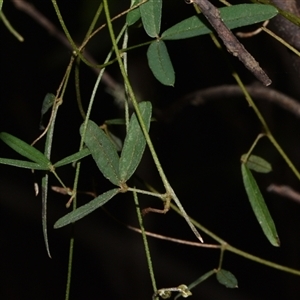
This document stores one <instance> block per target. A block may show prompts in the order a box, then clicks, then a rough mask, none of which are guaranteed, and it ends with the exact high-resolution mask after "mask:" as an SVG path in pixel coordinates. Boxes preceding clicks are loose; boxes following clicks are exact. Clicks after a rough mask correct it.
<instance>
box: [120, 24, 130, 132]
mask: <svg viewBox="0 0 300 300" xmlns="http://www.w3.org/2000/svg"><path fill="white" fill-rule="evenodd" d="M127 45H128V28H126V30H125V34H124V40H123V45H122V49H124V48H126V47H127ZM123 62H124V69H125V72H126V74H127V76H128V56H127V52H124V54H123ZM125 92H126V95H127V97H126V98H125V101H124V108H125V123H126V132H127V131H128V126H129V99H128V89H127V86H125Z"/></svg>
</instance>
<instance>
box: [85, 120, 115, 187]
mask: <svg viewBox="0 0 300 300" xmlns="http://www.w3.org/2000/svg"><path fill="white" fill-rule="evenodd" d="M83 126H84V125H82V126H81V127H80V134H81V135H82V132H83ZM84 142H85V144H86V146H87V147H88V148H89V150H90V151H91V154H92V156H93V159H94V160H95V162H96V164H97V166H98V168H99V170H100V171H101V172H102V174H103V176H104V177H106V178H107V179H108V180H109V181H110V182H112V183H113V184H115V185H119V183H120V174H119V156H118V153H117V150H116V148H115V146H114V145H113V144H112V142H111V141H110V140H109V138H108V137H107V135H106V134H105V133H104V132H103V130H102V129H100V128H99V126H98V125H97V124H96V123H94V122H93V121H88V124H87V128H86V134H85V137H84Z"/></svg>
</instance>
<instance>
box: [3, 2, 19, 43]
mask: <svg viewBox="0 0 300 300" xmlns="http://www.w3.org/2000/svg"><path fill="white" fill-rule="evenodd" d="M1 6H2V2H1V3H0V19H1V20H2V21H3V24H4V25H5V26H6V28H7V29H8V30H9V32H10V33H11V34H12V35H13V36H15V37H16V39H17V40H18V41H19V42H24V38H23V37H22V36H21V34H20V33H18V32H17V30H15V29H14V28H13V27H12V25H11V24H10V22H9V21H8V20H7V19H6V17H5V15H4V13H3V12H2V11H1Z"/></svg>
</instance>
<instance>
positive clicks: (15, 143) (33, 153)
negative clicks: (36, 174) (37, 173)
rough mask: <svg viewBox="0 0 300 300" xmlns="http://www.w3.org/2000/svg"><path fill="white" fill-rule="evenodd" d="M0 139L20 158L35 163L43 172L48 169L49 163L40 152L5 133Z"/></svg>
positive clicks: (0, 134) (2, 133)
mask: <svg viewBox="0 0 300 300" xmlns="http://www.w3.org/2000/svg"><path fill="white" fill-rule="evenodd" d="M0 139H1V140H2V141H3V142H4V143H5V144H7V145H8V146H9V147H10V148H12V149H13V150H15V151H16V152H18V153H19V154H21V155H22V156H24V157H27V158H28V159H30V160H32V161H34V162H36V163H37V164H38V165H40V167H41V168H42V169H43V170H47V169H49V168H50V166H51V162H50V160H49V159H48V158H47V157H46V156H45V155H44V154H43V153H42V152H40V151H39V150H37V149H35V148H34V147H32V146H30V145H29V144H27V143H25V142H23V141H22V140H20V139H18V138H17V137H15V136H13V135H11V134H9V133H6V132H1V133H0Z"/></svg>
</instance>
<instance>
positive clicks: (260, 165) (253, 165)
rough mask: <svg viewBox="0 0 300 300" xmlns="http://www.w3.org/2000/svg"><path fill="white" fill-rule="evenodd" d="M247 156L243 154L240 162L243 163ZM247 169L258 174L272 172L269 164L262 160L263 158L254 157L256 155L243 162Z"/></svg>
mask: <svg viewBox="0 0 300 300" xmlns="http://www.w3.org/2000/svg"><path fill="white" fill-rule="evenodd" d="M246 155H247V154H243V155H242V157H241V161H242V162H245V158H246ZM245 163H246V165H247V167H248V168H249V169H251V170H253V171H256V172H258V173H269V172H271V171H272V166H271V164H270V163H269V162H267V161H266V160H264V159H263V158H261V157H259V156H256V155H250V156H249V158H248V160H247V161H246V162H245Z"/></svg>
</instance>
